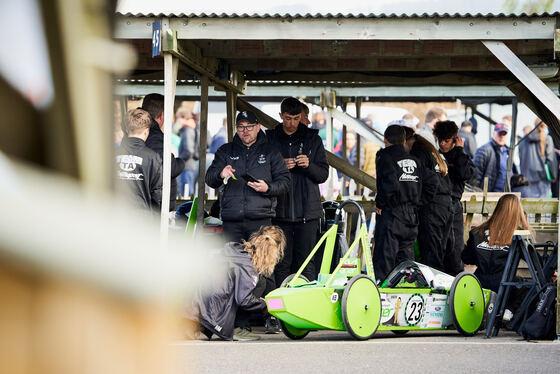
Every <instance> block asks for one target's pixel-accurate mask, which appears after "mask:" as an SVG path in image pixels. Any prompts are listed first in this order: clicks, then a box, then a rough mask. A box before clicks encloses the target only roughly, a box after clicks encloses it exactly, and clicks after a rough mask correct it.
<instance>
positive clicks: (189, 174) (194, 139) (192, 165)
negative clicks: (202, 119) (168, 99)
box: [177, 109, 200, 197]
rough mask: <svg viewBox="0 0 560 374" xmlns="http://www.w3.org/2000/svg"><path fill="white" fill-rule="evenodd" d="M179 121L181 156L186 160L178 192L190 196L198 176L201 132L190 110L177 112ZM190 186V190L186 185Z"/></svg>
mask: <svg viewBox="0 0 560 374" xmlns="http://www.w3.org/2000/svg"><path fill="white" fill-rule="evenodd" d="M177 117H178V119H177V122H180V124H181V127H180V129H179V136H180V137H181V142H180V143H179V157H180V158H182V159H183V161H185V169H184V170H183V172H182V173H181V174H180V175H179V183H178V190H177V193H178V194H179V195H180V196H184V197H187V196H190V195H193V194H194V193H195V186H196V179H197V176H198V163H197V161H198V158H199V156H200V154H199V153H200V150H199V147H200V146H199V143H200V134H199V129H198V126H197V124H196V122H195V120H194V117H193V115H192V113H191V112H190V111H186V110H184V109H183V110H181V111H178V112H177ZM186 186H188V190H186V189H185V187H186Z"/></svg>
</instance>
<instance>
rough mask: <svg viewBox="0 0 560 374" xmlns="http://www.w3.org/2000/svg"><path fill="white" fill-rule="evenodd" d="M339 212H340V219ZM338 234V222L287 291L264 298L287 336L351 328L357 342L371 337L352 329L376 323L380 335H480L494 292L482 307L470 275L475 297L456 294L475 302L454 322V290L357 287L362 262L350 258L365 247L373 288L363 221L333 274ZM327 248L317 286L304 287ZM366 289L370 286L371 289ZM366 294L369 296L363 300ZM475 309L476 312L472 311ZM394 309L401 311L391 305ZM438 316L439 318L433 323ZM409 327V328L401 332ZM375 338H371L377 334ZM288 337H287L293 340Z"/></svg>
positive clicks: (363, 283)
mask: <svg viewBox="0 0 560 374" xmlns="http://www.w3.org/2000/svg"><path fill="white" fill-rule="evenodd" d="M341 207H342V206H341ZM340 209H341V208H339V211H340ZM339 211H337V215H338V214H339ZM362 213H363V212H362ZM337 230H338V221H335V223H334V224H333V225H332V226H331V227H330V228H329V229H328V230H327V232H326V233H325V234H324V235H323V236H322V237H321V239H320V240H319V242H318V243H317V244H316V245H315V247H314V248H313V250H312V251H311V253H310V254H309V256H308V257H307V259H306V261H305V262H304V263H303V264H302V266H301V267H300V269H299V270H298V271H297V273H295V274H294V276H293V278H292V279H291V280H290V281H289V282H287V283H286V284H285V286H283V287H280V288H278V289H276V290H274V291H272V292H270V293H269V294H268V295H266V297H265V300H266V302H267V306H268V311H269V313H270V314H272V315H273V316H275V317H277V318H278V319H279V320H281V321H282V323H283V328H284V329H286V330H288V333H290V334H291V335H299V336H302V335H304V334H306V333H307V331H309V330H340V331H344V330H347V326H349V327H348V328H351V329H352V330H353V331H349V332H350V333H351V334H352V335H353V336H354V337H356V338H358V339H367V338H368V336H367V334H366V335H364V336H361V335H360V332H359V331H358V332H356V329H355V328H354V326H358V328H362V325H368V324H369V326H368V327H367V331H371V330H372V329H371V324H372V323H373V324H375V326H374V327H375V329H373V332H375V330H376V329H379V330H393V331H395V330H406V331H408V330H441V329H448V328H453V325H454V323H455V321H456V320H459V322H460V323H461V327H463V328H462V329H460V331H461V332H462V333H464V331H462V330H465V331H466V332H470V331H475V332H476V330H477V329H478V327H479V325H480V324H479V321H481V320H482V317H483V316H484V310H486V307H487V306H488V300H489V299H490V294H491V291H489V290H483V295H484V296H483V300H482V302H481V300H480V291H478V292H476V289H477V288H478V290H480V285H479V284H478V281H477V280H476V278H475V277H474V276H472V275H470V274H469V275H470V277H469V278H468V279H465V282H463V283H467V284H468V287H469V289H475V291H472V290H471V291H469V290H459V291H456V294H457V295H458V297H459V298H468V297H472V298H473V300H474V301H472V302H471V301H470V299H469V300H465V301H464V302H462V303H456V305H455V313H456V314H457V315H454V316H453V317H454V320H453V321H452V318H451V316H450V307H449V297H448V295H449V293H450V287H445V288H442V287H439V288H431V287H419V286H418V285H417V284H412V283H406V282H404V283H403V282H400V283H399V285H397V286H396V287H391V288H389V287H382V288H379V289H377V287H375V284H374V283H372V282H369V281H364V280H361V281H360V282H352V279H354V280H355V281H357V279H355V278H357V277H359V276H360V274H362V264H361V258H359V257H356V256H352V257H351V254H354V253H357V252H358V248H359V246H361V249H362V253H363V260H364V264H365V274H366V275H367V277H369V278H370V279H371V280H372V281H373V282H375V275H374V271H373V262H372V256H371V250H370V249H369V246H368V243H367V228H366V225H365V220H362V224H361V226H360V230H359V232H358V234H357V235H356V238H355V239H354V241H353V242H352V244H351V245H350V246H349V248H348V250H347V251H346V253H344V255H343V257H342V258H341V260H340V261H339V263H338V265H337V266H336V268H335V269H334V271H333V272H332V273H330V266H331V261H332V256H333V252H334V247H335V241H336V235H337ZM323 243H325V249H324V254H323V259H322V262H321V268H320V273H319V276H318V280H316V281H313V282H306V281H305V280H303V279H302V277H301V274H302V272H303V270H304V269H305V267H306V266H307V264H308V263H309V261H310V260H311V259H312V258H313V256H314V255H315V253H316V252H317V251H318V250H319V248H320V247H321V245H322V244H323ZM361 277H364V276H363V275H362V276H361ZM448 277H449V276H448ZM470 278H472V280H471V279H470ZM473 281H474V282H476V284H474V282H473ZM352 283H355V284H352ZM368 283H371V285H370V284H368ZM349 285H351V287H354V288H353V289H352V292H349V290H348V286H349ZM365 292H367V294H364V293H365ZM372 292H373V293H372ZM473 295H474V296H473ZM401 297H402V299H403V300H402V301H400V300H399V303H402V305H401V304H397V305H400V307H401V308H402V310H391V306H392V304H391V303H389V300H396V299H399V298H401ZM344 298H346V304H345V305H344V308H345V312H344V311H343V309H344V308H343V307H342V302H343V299H344ZM471 304H474V305H475V306H473V307H471V306H470V305H471ZM384 305H385V306H386V307H385V308H384ZM465 305H466V306H465ZM393 309H399V308H396V307H394V305H393ZM391 313H392V314H391ZM399 313H400V314H399ZM426 314H427V315H428V316H430V317H431V318H432V319H431V320H429V321H428V318H427V317H426ZM436 315H437V318H436V317H434V316H436ZM380 316H381V317H380ZM425 317H426V318H425ZM380 318H381V320H380ZM471 320H472V322H471ZM434 321H435V322H434ZM405 323H406V325H404V326H403V324H405ZM345 324H346V325H345ZM352 324H354V325H352ZM432 324H433V325H432ZM475 325H476V326H475ZM373 332H371V333H372V334H373ZM286 335H288V336H289V334H286Z"/></svg>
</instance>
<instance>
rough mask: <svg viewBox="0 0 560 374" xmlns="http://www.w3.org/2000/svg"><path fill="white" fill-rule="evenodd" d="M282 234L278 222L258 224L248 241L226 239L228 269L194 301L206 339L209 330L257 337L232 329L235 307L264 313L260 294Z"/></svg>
mask: <svg viewBox="0 0 560 374" xmlns="http://www.w3.org/2000/svg"><path fill="white" fill-rule="evenodd" d="M285 246H286V238H285V237H284V232H283V231H282V229H281V228H280V227H278V226H261V228H260V229H259V230H258V231H256V232H254V233H253V234H251V236H250V238H249V241H248V242H247V241H245V240H243V241H242V243H236V242H229V243H226V245H225V247H224V249H223V256H224V260H225V263H226V264H227V267H228V271H227V273H226V276H225V278H222V280H221V281H220V282H219V283H218V284H214V285H211V287H210V289H211V291H210V292H208V293H206V294H204V295H203V296H202V297H201V298H200V299H199V301H197V302H196V303H195V305H196V308H197V309H198V318H199V322H200V325H201V327H202V332H203V333H204V334H205V335H206V336H207V337H208V338H209V339H210V338H211V337H212V335H213V334H215V335H217V336H218V337H219V338H221V339H224V340H239V341H249V340H258V339H260V336H259V335H256V334H254V333H252V332H250V331H249V330H246V329H242V328H235V329H234V322H235V316H236V314H237V312H238V311H240V310H245V311H260V312H263V313H266V303H265V301H264V299H263V297H264V295H266V294H267V293H268V292H270V291H272V289H268V288H269V287H267V282H266V279H265V277H270V276H271V275H272V273H273V271H274V267H275V266H276V264H277V263H278V261H280V259H281V258H282V256H283V255H284V248H285Z"/></svg>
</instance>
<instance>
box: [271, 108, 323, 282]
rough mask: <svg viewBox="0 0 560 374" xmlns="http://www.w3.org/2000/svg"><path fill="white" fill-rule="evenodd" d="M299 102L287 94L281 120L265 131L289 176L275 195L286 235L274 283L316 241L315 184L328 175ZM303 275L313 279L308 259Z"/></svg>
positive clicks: (278, 219)
mask: <svg viewBox="0 0 560 374" xmlns="http://www.w3.org/2000/svg"><path fill="white" fill-rule="evenodd" d="M301 112H302V104H301V102H300V101H299V100H297V99H295V98H293V97H289V98H286V99H284V100H283V101H282V103H281V105H280V118H282V124H280V125H278V126H276V128H274V129H273V130H268V131H267V136H268V138H269V140H270V143H271V144H272V145H274V146H275V147H276V148H277V149H279V150H280V153H281V154H282V157H283V158H284V162H285V163H286V166H287V167H288V169H289V170H290V174H291V176H292V179H291V183H290V186H289V190H288V191H287V192H286V193H284V194H282V195H280V196H279V197H278V206H277V207H276V218H275V219H274V224H276V225H278V226H280V227H281V228H282V230H284V235H286V249H285V251H284V258H283V259H282V261H280V262H279V263H278V265H276V269H275V271H274V277H275V279H276V284H281V283H282V281H283V280H284V279H285V278H286V277H287V276H288V275H290V274H291V273H294V272H296V271H297V270H298V269H299V267H300V266H301V265H302V264H303V262H304V261H305V259H306V258H307V256H308V255H309V253H310V252H311V250H312V249H313V247H314V246H315V244H316V241H317V232H318V230H319V218H321V217H322V216H323V208H322V205H321V194H320V192H319V184H320V183H323V182H324V181H326V180H327V178H328V176H329V164H328V163H327V156H326V154H325V148H324V147H323V142H322V140H321V138H320V137H319V133H318V131H317V130H312V129H310V128H308V127H307V126H305V125H303V124H302V123H300V118H301ZM303 275H304V276H306V277H307V278H308V279H309V280H312V279H315V266H314V264H313V261H310V262H309V264H308V265H307V267H306V268H305V270H304V272H303Z"/></svg>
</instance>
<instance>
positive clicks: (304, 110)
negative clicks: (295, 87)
mask: <svg viewBox="0 0 560 374" xmlns="http://www.w3.org/2000/svg"><path fill="white" fill-rule="evenodd" d="M299 122H301V123H303V124H304V125H305V126H307V127H309V125H310V124H311V121H310V120H309V107H308V106H307V105H306V104H303V103H302V104H301V118H300V119H299Z"/></svg>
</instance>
